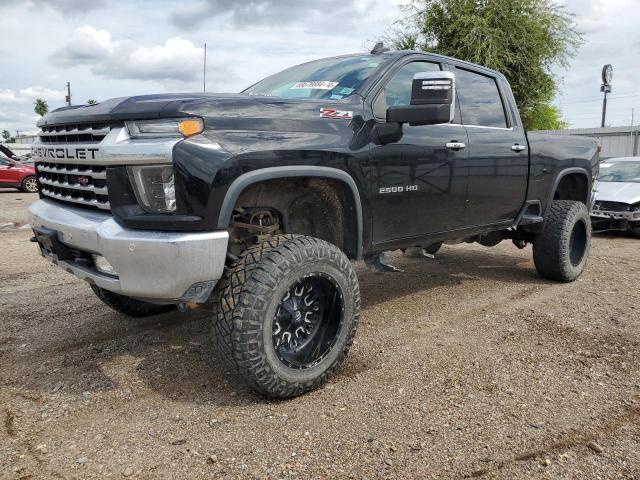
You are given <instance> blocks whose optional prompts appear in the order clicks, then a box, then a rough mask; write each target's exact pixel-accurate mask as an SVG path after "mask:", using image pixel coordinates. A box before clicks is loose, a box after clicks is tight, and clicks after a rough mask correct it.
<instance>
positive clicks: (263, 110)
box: [38, 93, 358, 127]
mask: <svg viewBox="0 0 640 480" xmlns="http://www.w3.org/2000/svg"><path fill="white" fill-rule="evenodd" d="M352 97H354V98H352V99H351V100H349V99H345V100H342V101H336V100H308V99H288V98H279V97H262V96H251V95H246V94H213V93H212V94H207V93H196V94H191V93H180V94H162V95H142V96H136V97H121V98H113V99H110V100H106V101H104V102H101V103H99V104H97V105H82V106H73V107H63V108H59V109H57V110H54V111H53V112H51V113H49V114H48V115H46V116H44V117H43V118H42V119H41V120H40V121H39V122H38V126H39V127H41V126H45V125H61V124H75V123H103V122H113V121H122V120H134V119H136V120H142V119H153V118H170V117H184V116H189V115H196V116H201V117H204V118H205V120H209V121H207V124H208V125H210V124H217V123H220V121H224V119H228V120H231V119H239V118H246V119H249V118H253V119H256V118H258V119H259V118H271V119H288V120H295V119H301V120H302V119H310V118H319V117H320V108H323V107H324V106H327V107H333V108H338V109H344V110H348V111H351V112H352V111H353V106H354V105H358V102H357V100H356V98H355V97H356V96H355V95H353V96H352ZM350 98H351V97H350ZM345 104H352V106H350V107H347V106H346V105H345ZM341 105H342V106H341Z"/></svg>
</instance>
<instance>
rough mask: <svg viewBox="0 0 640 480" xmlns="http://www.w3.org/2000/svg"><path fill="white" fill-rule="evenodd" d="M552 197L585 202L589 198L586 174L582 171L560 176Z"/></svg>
mask: <svg viewBox="0 0 640 480" xmlns="http://www.w3.org/2000/svg"><path fill="white" fill-rule="evenodd" d="M553 199H554V200H576V201H579V202H582V203H585V204H586V203H587V201H588V200H589V181H588V180H587V176H586V175H584V174H582V173H570V174H568V175H565V176H564V177H562V178H561V179H560V182H559V183H558V186H557V187H556V191H555V192H554V194H553Z"/></svg>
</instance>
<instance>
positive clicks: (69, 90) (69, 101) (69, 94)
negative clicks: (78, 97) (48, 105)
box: [65, 82, 71, 107]
mask: <svg viewBox="0 0 640 480" xmlns="http://www.w3.org/2000/svg"><path fill="white" fill-rule="evenodd" d="M65 102H67V106H69V107H70V106H71V83H69V82H67V97H66V98H65Z"/></svg>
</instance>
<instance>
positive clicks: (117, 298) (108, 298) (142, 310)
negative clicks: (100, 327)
mask: <svg viewBox="0 0 640 480" xmlns="http://www.w3.org/2000/svg"><path fill="white" fill-rule="evenodd" d="M91 290H93V293H95V294H96V297H98V298H99V299H100V300H101V301H102V303H104V304H105V305H107V306H108V307H110V308H112V309H113V310H115V311H116V312H120V313H124V314H125V315H127V316H129V317H136V318H143V317H150V316H152V315H159V314H161V313H166V312H170V311H171V310H175V306H174V305H156V304H154V303H147V302H143V301H142V300H136V299H134V298H130V297H127V296H125V295H120V294H119V293H114V292H110V291H109V290H105V289H104V288H100V287H98V286H96V285H91Z"/></svg>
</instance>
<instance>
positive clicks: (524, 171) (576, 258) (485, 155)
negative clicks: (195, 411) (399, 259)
mask: <svg viewBox="0 0 640 480" xmlns="http://www.w3.org/2000/svg"><path fill="white" fill-rule="evenodd" d="M38 125H39V127H40V129H41V132H40V135H39V141H38V142H37V144H35V145H34V147H33V156H34V157H35V159H36V168H37V176H38V185H39V192H40V197H41V198H40V200H39V201H37V202H35V203H34V204H32V205H31V207H30V215H31V223H32V227H33V230H34V232H35V236H34V237H33V238H32V240H33V241H34V242H37V243H38V244H39V248H40V251H41V253H42V255H43V256H44V257H46V258H47V259H48V260H50V261H52V262H53V263H55V264H57V265H58V266H59V267H61V268H63V269H64V270H66V271H68V272H70V273H72V274H74V275H76V276H77V277H79V278H81V279H84V280H86V281H87V282H88V283H89V284H90V286H91V289H92V290H93V292H94V293H95V295H96V296H97V297H98V298H99V299H100V300H101V301H102V302H104V303H105V304H106V305H108V306H109V307H111V308H113V309H114V310H117V311H118V312H121V313H123V314H126V315H129V316H133V317H141V316H147V315H153V314H158V313H161V312H165V311H168V310H171V309H175V308H179V309H181V310H183V309H186V308H189V307H192V306H196V305H198V304H200V305H203V304H204V305H205V306H207V307H208V308H210V309H211V310H210V311H211V312H212V313H211V321H212V328H213V333H214V335H213V337H214V341H213V344H214V346H215V348H216V349H217V350H218V352H219V353H220V354H221V357H222V359H223V360H224V361H226V362H227V364H228V366H229V367H230V368H231V369H232V370H233V371H234V372H236V374H238V375H239V376H240V377H241V378H242V379H243V380H244V381H246V383H247V384H248V385H249V386H250V387H251V388H252V389H254V390H255V391H257V392H259V393H261V394H263V395H266V396H271V397H279V398H286V397H292V396H295V395H299V394H302V393H304V392H306V391H309V390H311V389H314V388H316V387H318V386H319V385H321V384H322V382H323V381H325V380H326V379H327V377H328V376H329V375H331V373H332V372H334V371H335V370H336V369H337V368H338V367H339V365H340V364H341V362H342V361H343V360H344V359H345V357H346V355H347V352H348V350H349V347H350V346H351V344H352V341H353V338H354V334H355V332H356V327H357V324H358V317H359V312H360V292H359V287H358V278H357V276H356V273H355V270H354V267H353V264H352V261H354V260H358V259H363V260H365V262H366V264H367V265H368V266H369V267H370V268H373V269H376V270H378V271H390V270H393V266H392V265H388V264H387V263H385V262H384V261H383V260H384V259H383V258H382V257H381V255H382V254H383V252H385V251H391V250H409V249H413V251H414V252H415V250H416V249H417V250H418V251H421V252H422V253H425V254H428V253H431V254H433V253H434V252H436V251H437V249H438V248H439V247H440V245H441V244H442V243H443V242H446V243H449V244H455V243H462V242H479V243H480V244H482V245H485V246H493V245H496V244H498V243H499V242H501V241H502V240H505V239H508V240H511V241H512V242H513V243H514V244H515V246H517V247H518V248H524V247H525V246H526V245H527V244H532V245H533V259H534V262H535V267H536V269H537V271H538V272H539V274H540V275H541V276H542V277H544V278H547V279H552V280H557V281H561V282H567V281H572V280H574V279H576V277H578V276H579V275H580V273H581V272H582V271H583V269H584V267H585V263H586V261H587V257H588V253H589V247H590V239H591V226H590V217H589V209H590V207H591V202H592V194H591V192H592V183H593V180H594V178H595V177H596V175H597V165H598V149H597V145H596V142H595V141H594V140H591V139H586V138H578V137H557V136H553V137H551V136H548V137H547V136H542V135H534V134H527V132H525V130H524V128H523V126H522V122H521V120H520V116H519V113H518V109H517V107H516V104H515V101H514V97H513V95H512V92H511V89H510V87H509V84H508V82H507V80H506V79H505V77H504V76H503V75H501V74H500V73H498V72H495V71H492V70H488V69H486V68H483V67H481V66H478V65H473V64H470V63H466V62H463V61H459V60H456V59H453V58H447V57H443V56H438V55H433V54H427V53H421V52H409V51H403V52H391V51H388V50H386V49H384V48H381V47H380V46H379V45H378V46H376V48H375V49H374V50H373V51H372V52H370V53H364V54H362V53H359V54H354V55H346V56H339V57H333V58H327V59H322V60H317V61H312V62H309V63H305V64H303V65H299V66H295V67H292V68H289V69H287V70H284V71H282V72H280V73H276V74H274V75H272V76H270V77H268V78H265V79H264V80H262V81H259V82H258V83H256V84H254V85H253V86H251V87H249V88H247V89H246V90H244V91H243V92H242V93H240V94H162V95H149V96H136V97H130V98H116V99H113V100H108V101H104V102H102V103H100V104H97V105H87V106H76V107H68V108H61V109H58V110H56V111H54V112H51V113H49V114H48V115H46V116H45V117H44V118H43V119H41V121H40V122H39V124H38ZM389 275H390V278H389V280H390V281H394V278H393V276H394V275H396V276H398V275H402V274H401V273H394V274H389ZM395 280H396V281H397V277H396V278H395Z"/></svg>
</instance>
